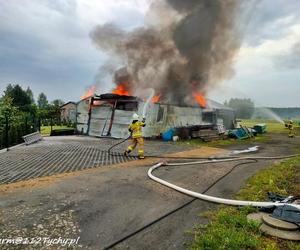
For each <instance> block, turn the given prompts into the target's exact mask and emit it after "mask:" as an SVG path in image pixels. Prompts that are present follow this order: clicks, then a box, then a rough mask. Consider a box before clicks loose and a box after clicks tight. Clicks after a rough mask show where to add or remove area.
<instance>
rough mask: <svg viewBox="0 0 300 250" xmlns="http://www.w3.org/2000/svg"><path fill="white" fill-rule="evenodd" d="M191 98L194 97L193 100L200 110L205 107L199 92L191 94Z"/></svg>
mask: <svg viewBox="0 0 300 250" xmlns="http://www.w3.org/2000/svg"><path fill="white" fill-rule="evenodd" d="M193 96H194V98H195V100H196V101H197V103H199V105H200V107H201V108H205V107H206V100H205V97H204V96H203V95H202V94H201V93H200V92H195V93H193Z"/></svg>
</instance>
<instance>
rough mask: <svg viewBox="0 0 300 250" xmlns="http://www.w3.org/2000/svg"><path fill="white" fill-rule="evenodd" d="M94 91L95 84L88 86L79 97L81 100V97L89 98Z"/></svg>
mask: <svg viewBox="0 0 300 250" xmlns="http://www.w3.org/2000/svg"><path fill="white" fill-rule="evenodd" d="M95 92H96V86H95V85H93V86H91V87H89V88H88V90H87V91H86V92H85V93H84V95H82V96H81V97H80V99H81V100H83V99H86V98H89V97H91V96H93V95H94V94H95Z"/></svg>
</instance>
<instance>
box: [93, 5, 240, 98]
mask: <svg viewBox="0 0 300 250" xmlns="http://www.w3.org/2000/svg"><path fill="white" fill-rule="evenodd" d="M240 2H241V1H240V0H156V1H154V2H153V3H152V5H151V6H150V8H149V12H148V13H147V16H146V19H147V21H146V24H145V26H144V27H140V28H137V29H135V30H133V31H130V32H126V31H124V30H122V29H120V28H119V27H117V26H115V25H113V24H105V25H100V26H97V27H95V29H94V30H93V31H92V32H91V33H90V36H91V38H92V40H93V42H94V43H95V44H96V46H97V47H98V48H99V49H101V50H103V51H105V52H107V53H109V55H110V56H111V57H114V58H118V60H119V61H120V62H122V66H124V67H126V68H127V72H128V74H129V76H130V86H131V91H132V92H133V94H135V95H139V93H140V92H141V91H142V89H145V88H149V87H151V88H154V89H155V92H156V93H157V94H160V95H161V96H162V99H163V101H164V102H170V103H177V104H190V103H191V99H192V98H191V96H192V93H194V92H199V93H202V94H203V95H205V94H206V93H207V91H208V90H209V89H210V88H212V87H214V86H216V85H217V84H218V83H220V82H221V81H222V80H224V79H226V78H230V77H231V76H232V74H233V70H232V68H231V65H232V60H233V58H234V56H235V54H236V52H237V51H238V49H239V47H240V39H239V34H238V32H237V28H236V27H237V26H236V23H237V13H238V10H239V5H240Z"/></svg>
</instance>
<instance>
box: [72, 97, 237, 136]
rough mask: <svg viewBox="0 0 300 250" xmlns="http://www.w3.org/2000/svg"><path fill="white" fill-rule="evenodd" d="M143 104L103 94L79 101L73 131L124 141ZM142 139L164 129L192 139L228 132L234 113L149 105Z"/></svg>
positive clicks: (210, 105)
mask: <svg viewBox="0 0 300 250" xmlns="http://www.w3.org/2000/svg"><path fill="white" fill-rule="evenodd" d="M145 105H146V102H145V101H143V100H141V99H140V98H138V97H134V96H125V95H117V94H103V95H100V96H96V95H95V96H92V97H89V98H86V99H83V100H81V101H80V102H78V104H77V131H78V132H79V133H82V134H86V135H90V136H97V137H106V136H109V137H115V138H126V137H128V135H129V132H128V125H129V124H130V123H131V120H132V115H133V114H134V113H138V114H141V113H142V110H143V109H144V106H145ZM146 121H147V126H146V127H145V128H144V136H145V137H151V138H153V137H157V136H160V135H161V134H162V133H163V132H165V131H167V130H168V129H170V128H172V129H177V130H180V129H183V128H185V129H188V131H189V132H188V133H189V134H190V135H193V137H198V136H197V132H199V131H200V132H201V130H202V129H207V128H210V129H217V128H218V127H219V128H220V127H224V128H226V129H229V128H232V127H233V126H234V123H235V115H234V111H233V110H232V109H230V108H228V107H225V106H223V105H222V104H219V103H216V102H214V101H211V100H207V107H206V108H201V107H200V106H199V105H195V106H187V105H185V106H179V105H173V104H164V103H158V102H153V101H152V102H150V103H149V105H148V107H147V113H146Z"/></svg>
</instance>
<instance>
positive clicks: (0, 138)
mask: <svg viewBox="0 0 300 250" xmlns="http://www.w3.org/2000/svg"><path fill="white" fill-rule="evenodd" d="M39 127H40V120H39V119H37V118H36V117H31V116H24V115H19V116H16V117H14V119H13V120H11V119H9V118H8V117H5V119H3V121H1V123H0V149H3V148H9V147H11V146H14V145H16V144H19V143H22V142H23V139H22V136H24V135H26V134H30V133H32V132H35V131H37V130H39Z"/></svg>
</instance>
